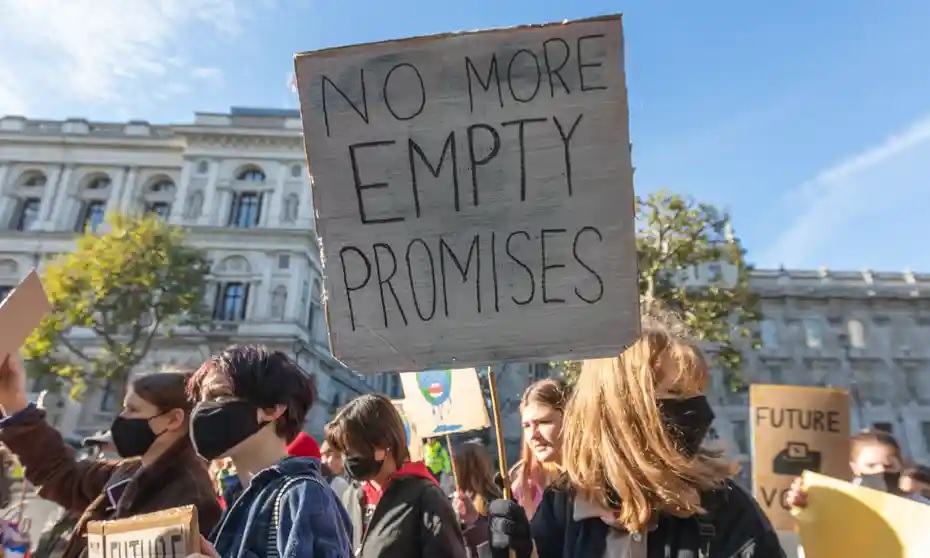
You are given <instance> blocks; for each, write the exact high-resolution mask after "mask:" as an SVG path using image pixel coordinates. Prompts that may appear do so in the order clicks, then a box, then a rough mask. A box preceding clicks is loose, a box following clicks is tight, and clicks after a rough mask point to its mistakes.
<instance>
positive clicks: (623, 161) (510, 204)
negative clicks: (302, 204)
mask: <svg viewBox="0 0 930 558" xmlns="http://www.w3.org/2000/svg"><path fill="white" fill-rule="evenodd" d="M295 68H296V74H297V81H298V91H299V95H300V103H301V114H302V118H303V130H304V141H305V144H306V150H307V157H308V162H309V164H310V169H311V174H312V176H313V195H314V204H315V208H316V210H317V229H318V231H319V233H320V235H321V237H322V241H323V252H324V255H325V264H326V265H325V268H326V290H327V298H326V304H327V316H328V320H329V326H330V327H329V331H330V339H331V344H332V349H333V353H334V354H335V356H336V357H337V358H339V359H340V360H342V361H343V362H344V363H345V364H346V365H348V366H349V367H350V368H352V369H354V370H357V371H359V372H364V373H373V372H381V371H384V370H424V369H428V368H440V367H445V366H454V367H457V368H458V367H465V366H474V365H480V364H486V363H490V362H498V361H508V360H511V361H533V360H548V359H549V358H550V357H553V358H555V357H557V356H564V357H568V358H574V359H580V358H587V357H603V356H615V355H617V354H618V353H619V352H620V351H621V350H622V349H623V347H624V346H625V345H626V344H628V343H630V342H631V341H632V340H633V339H634V337H635V335H636V334H637V332H638V330H639V316H638V313H639V297H638V293H637V273H636V247H635V230H634V216H633V185H632V165H631V160H630V138H629V123H628V116H627V95H626V83H625V78H624V69H623V68H624V65H623V30H622V24H621V19H620V16H607V17H601V18H595V19H589V20H580V21H574V22H566V23H560V24H551V25H542V26H533V27H519V28H512V29H497V30H490V31H480V32H472V33H458V34H446V35H437V36H432V37H420V38H413V39H405V40H398V41H386V42H381V43H374V44H367V45H356V46H349V47H342V48H333V49H327V50H321V51H317V52H310V53H304V54H299V55H297V57H296V60H295Z"/></svg>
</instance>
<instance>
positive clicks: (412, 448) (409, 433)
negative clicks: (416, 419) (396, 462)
mask: <svg viewBox="0 0 930 558" xmlns="http://www.w3.org/2000/svg"><path fill="white" fill-rule="evenodd" d="M391 402H392V403H394V408H395V409H397V412H398V413H399V414H400V418H401V420H402V421H404V436H406V438H407V451H408V452H409V453H410V460H411V461H422V460H423V438H421V437H420V434H419V432H418V431H417V425H416V424H414V423H413V422H412V421H411V420H410V418H408V417H407V412H406V411H405V410H404V401H403V400H402V399H394V400H392V401H391Z"/></svg>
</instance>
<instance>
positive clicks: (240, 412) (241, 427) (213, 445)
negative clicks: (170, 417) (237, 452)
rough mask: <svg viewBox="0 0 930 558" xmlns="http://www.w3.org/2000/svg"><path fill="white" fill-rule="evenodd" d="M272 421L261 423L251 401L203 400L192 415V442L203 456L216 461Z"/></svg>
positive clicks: (256, 409) (255, 407) (256, 408)
mask: <svg viewBox="0 0 930 558" xmlns="http://www.w3.org/2000/svg"><path fill="white" fill-rule="evenodd" d="M270 422H271V421H262V422H260V421H259V420H258V407H257V406H255V405H253V404H252V403H249V402H248V401H202V402H200V403H198V404H197V405H196V406H195V407H194V410H193V411H192V412H191V443H192V444H193V445H194V450H195V451H196V452H197V454H198V455H199V456H200V457H202V458H204V459H206V460H207V461H213V460H214V459H219V458H220V457H222V456H223V455H224V454H226V452H228V451H229V450H231V449H233V448H234V447H236V446H238V445H239V444H240V443H241V442H242V441H243V440H245V439H246V438H250V437H252V436H253V435H255V434H256V433H257V432H258V431H259V430H261V429H262V428H264V427H265V426H266V425H268V424H269V423H270Z"/></svg>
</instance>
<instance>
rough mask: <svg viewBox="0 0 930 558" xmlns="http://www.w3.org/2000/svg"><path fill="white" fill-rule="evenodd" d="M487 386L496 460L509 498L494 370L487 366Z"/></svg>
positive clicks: (506, 497) (502, 430)
mask: <svg viewBox="0 0 930 558" xmlns="http://www.w3.org/2000/svg"><path fill="white" fill-rule="evenodd" d="M488 388H489V389H490V392H491V414H493V415H494V437H495V438H496V439H497V461H498V464H499V467H500V471H501V480H502V481H503V484H504V487H503V489H504V499H505V500H509V499H510V482H509V479H508V478H507V474H508V472H507V469H508V468H507V452H506V450H505V449H504V429H503V428H502V427H501V410H500V403H498V400H497V382H496V381H495V379H494V370H493V369H492V368H488Z"/></svg>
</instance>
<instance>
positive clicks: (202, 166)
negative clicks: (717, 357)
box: [197, 161, 210, 174]
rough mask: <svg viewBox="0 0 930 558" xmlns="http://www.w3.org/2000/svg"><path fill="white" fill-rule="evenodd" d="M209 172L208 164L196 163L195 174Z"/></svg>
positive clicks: (204, 162)
mask: <svg viewBox="0 0 930 558" xmlns="http://www.w3.org/2000/svg"><path fill="white" fill-rule="evenodd" d="M209 171H210V163H209V162H207V161H200V162H199V163H197V174H207V172H209Z"/></svg>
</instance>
